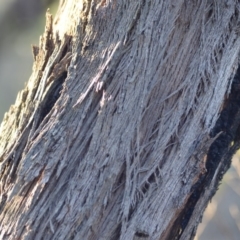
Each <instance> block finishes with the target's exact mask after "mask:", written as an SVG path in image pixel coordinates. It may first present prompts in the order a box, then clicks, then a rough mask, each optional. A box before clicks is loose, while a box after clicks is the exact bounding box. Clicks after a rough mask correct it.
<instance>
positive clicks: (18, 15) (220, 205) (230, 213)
mask: <svg viewBox="0 0 240 240" xmlns="http://www.w3.org/2000/svg"><path fill="white" fill-rule="evenodd" d="M58 3H59V1H58V0H0V32H1V34H0V122H1V121H2V119H3V115H4V113H5V112H6V111H8V109H9V106H10V105H11V104H14V102H15V99H16V96H17V93H18V91H19V90H21V89H23V88H24V83H25V82H27V81H28V79H29V77H30V74H31V72H32V64H33V57H32V51H31V44H34V45H38V43H39V36H40V35H41V34H42V33H43V31H44V26H45V13H46V10H47V8H50V12H51V13H52V14H53V15H54V14H55V12H56V10H57V7H58ZM239 160H240V154H239V153H238V154H236V155H235V156H234V158H233V162H232V167H231V169H230V170H229V171H228V173H227V174H226V175H225V177H224V179H223V181H222V184H221V186H220V189H219V191H218V192H217V194H216V195H215V196H214V198H213V199H212V201H211V203H210V204H209V206H208V208H207V209H206V211H205V213H204V217H203V221H202V223H201V224H200V225H199V227H198V232H197V236H196V237H195V240H215V239H216V240H240V161H239Z"/></svg>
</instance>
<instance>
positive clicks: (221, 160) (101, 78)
mask: <svg viewBox="0 0 240 240" xmlns="http://www.w3.org/2000/svg"><path fill="white" fill-rule="evenodd" d="M239 8H240V6H239V3H238V1H234V0H228V1H213V0H210V1H209V0H201V1H200V0H199V1H197V0H195V1H190V0H178V1H160V0H155V1H150V0H138V1H132V0H122V1H116V0H111V1H110V0H107V1H105V0H102V1H99V0H98V1H97V0H83V1H77V0H72V1H61V2H60V7H59V12H58V14H57V16H56V18H55V21H54V24H53V21H52V18H51V15H50V14H49V13H47V24H46V29H45V32H44V34H43V36H42V37H41V39H40V45H39V47H36V46H35V47H33V50H34V59H35V62H34V66H33V73H32V76H31V78H30V80H29V82H28V84H27V85H26V88H25V89H24V90H23V91H22V92H21V93H19V95H18V98H17V101H16V104H15V105H14V106H12V107H11V108H10V110H9V112H8V113H7V114H6V115H5V118H4V121H3V123H2V125H1V128H0V147H1V149H0V151H1V152H0V161H1V163H0V170H1V172H0V173H1V175H0V178H1V188H0V190H1V204H0V226H1V227H0V232H1V239H51V240H52V239H56V240H61V239H121V240H126V239H135V240H137V239H161V240H162V239H192V238H193V236H194V234H195V230H196V227H197V224H198V222H199V221H200V219H201V216H202V213H203V211H204V209H205V207H206V205H207V203H208V201H209V199H210V198H211V197H212V195H213V193H214V192H215V190H216V187H217V185H218V183H219V180H220V179H221V176H222V174H223V172H225V171H226V169H227V167H228V166H229V159H230V157H231V154H232V153H233V152H234V151H235V150H236V149H237V147H238V143H239V140H238V138H237V137H236V136H235V134H236V132H237V131H238V126H239V115H240V114H239V113H238V112H239V110H238V109H240V107H238V105H239V104H238V100H237V99H238V98H239V99H240V97H239V96H238V88H239V80H238V78H237V77H236V78H235V79H234V84H235V85H234V87H233V88H232V91H231V93H230V90H231V85H232V80H233V76H234V74H235V72H236V69H237V66H238V54H239V48H240V36H239V35H240V31H239V27H240V17H239ZM70 61H71V62H70ZM69 62H70V63H69ZM69 64H70V65H69ZM68 65H69V66H68ZM229 94H230V95H229ZM226 99H228V100H226ZM223 103H224V104H223ZM231 107H232V108H233V109H232V108H231ZM234 107H235V108H234ZM221 110H222V112H223V114H222V115H221V117H220V118H219V120H218V122H217V119H218V117H219V114H220V112H221ZM229 114H232V116H233V119H232V120H229V118H230V117H228V116H229ZM216 122H217V124H216ZM214 126H215V127H214ZM212 142H214V143H213V144H212V146H211V148H210V151H209V147H210V145H211V143H212ZM233 142H234V143H233ZM219 146H220V147H219ZM221 147H222V148H221ZM219 148H221V149H223V150H224V151H222V152H219ZM216 152H217V153H216ZM214 154H215V155H214Z"/></svg>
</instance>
